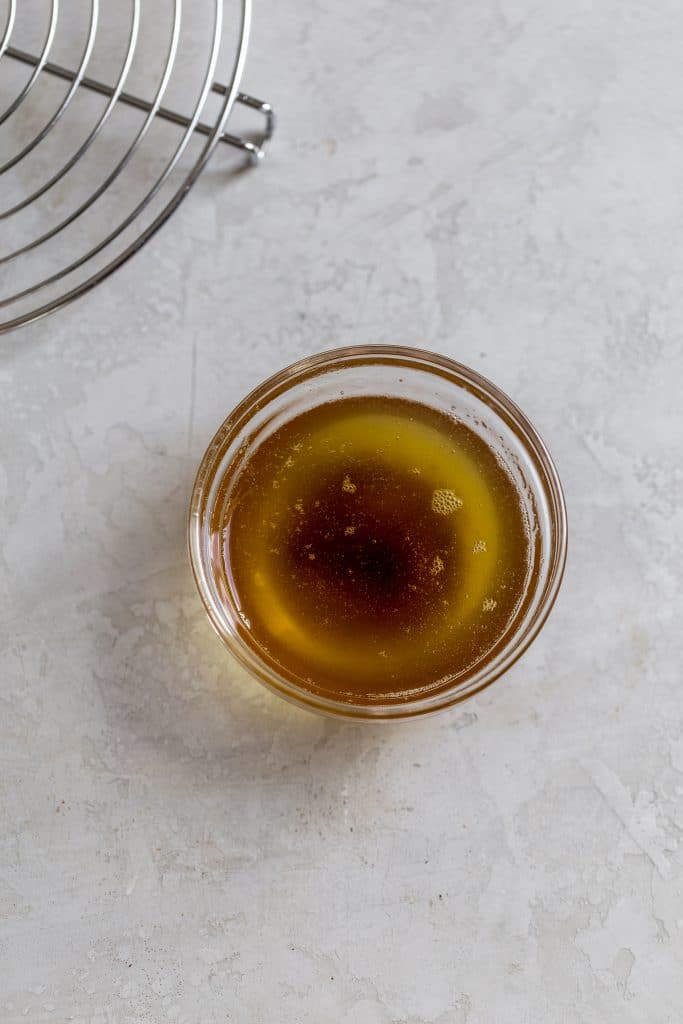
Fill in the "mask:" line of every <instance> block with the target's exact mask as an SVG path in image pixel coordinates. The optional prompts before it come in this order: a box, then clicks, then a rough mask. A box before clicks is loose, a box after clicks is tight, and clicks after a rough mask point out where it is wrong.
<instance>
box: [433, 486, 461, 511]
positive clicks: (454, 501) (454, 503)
mask: <svg viewBox="0 0 683 1024" xmlns="http://www.w3.org/2000/svg"><path fill="white" fill-rule="evenodd" d="M462 506H463V500H462V498H459V497H458V495H457V494H456V493H455V491H453V490H451V488H450V487H437V489H436V490H435V491H433V492H432V512H436V514H437V515H438V516H451V515H453V513H454V512H457V511H458V509H460V508H462Z"/></svg>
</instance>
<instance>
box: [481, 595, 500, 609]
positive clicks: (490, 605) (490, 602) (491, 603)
mask: <svg viewBox="0 0 683 1024" xmlns="http://www.w3.org/2000/svg"><path fill="white" fill-rule="evenodd" d="M497 604H498V602H497V601H495V600H494V599H493V598H492V597H487V598H485V599H484V602H483V604H482V606H481V610H482V611H484V612H492V611H493V609H494V608H495V607H496V605H497Z"/></svg>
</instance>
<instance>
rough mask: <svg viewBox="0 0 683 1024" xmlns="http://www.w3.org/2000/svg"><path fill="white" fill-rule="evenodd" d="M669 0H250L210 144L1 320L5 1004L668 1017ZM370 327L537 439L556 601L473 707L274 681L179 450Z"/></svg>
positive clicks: (376, 1023)
mask: <svg viewBox="0 0 683 1024" xmlns="http://www.w3.org/2000/svg"><path fill="white" fill-rule="evenodd" d="M681 39H683V11H682V9H681V6H680V4H679V3H674V2H672V0H660V2H657V3H655V2H653V0H649V2H648V0H642V2H635V0H634V2H626V3H619V2H617V0H605V2H603V3H601V4H595V3H592V2H591V3H589V2H586V0H583V2H578V3H577V2H576V0H572V2H571V3H570V2H569V0H559V2H557V3H552V4H538V3H533V2H531V0H462V2H460V0H458V2H457V3H454V2H453V0H433V2H430V3H425V2H403V0H401V2H399V3H390V2H389V0H371V2H370V3H369V4H366V5H349V4H333V3H316V2H311V0H304V3H303V4H291V3H290V4H285V5H275V4H271V5H264V4H259V5H258V6H257V10H256V18H255V29H254V33H253V36H252V43H251V47H250V57H249V61H248V68H247V75H246V76H245V79H244V83H245V87H248V88H253V89H254V90H256V91H257V93H258V94H260V95H263V96H264V97H265V98H267V99H269V100H271V101H272V102H273V104H274V105H275V106H276V108H277V111H278V114H279V116H280V121H279V127H278V132H277V136H276V138H275V139H274V141H273V145H272V148H271V150H270V153H269V155H268V158H267V161H266V162H265V164H264V165H263V167H262V168H260V169H259V170H257V171H254V172H252V173H250V174H243V175H239V176H237V177H233V178H231V179H226V178H225V176H224V175H223V174H222V172H221V168H220V161H221V159H222V156H221V154H216V155H215V157H214V160H213V162H212V164H211V165H210V167H209V169H208V171H207V173H206V174H205V175H204V176H203V177H202V178H201V179H200V181H199V183H198V184H197V186H196V188H195V189H194V190H193V192H192V194H191V195H190V196H189V197H188V199H187V201H186V202H185V203H184V204H183V206H182V207H181V208H180V210H179V211H178V212H177V214H176V215H175V216H174V217H173V219H172V220H171V221H170V222H169V224H167V225H166V226H165V227H164V229H163V230H162V231H161V232H160V234H159V235H157V236H156V237H155V238H154V239H153V240H152V242H151V243H150V244H149V245H148V246H147V247H146V248H145V249H144V250H143V251H142V252H141V253H140V254H138V256H137V257H136V258H135V259H133V260H132V261H131V262H129V263H128V264H127V265H126V266H125V267H124V268H123V269H122V270H121V271H119V272H118V273H117V274H116V275H115V276H114V277H112V278H111V279H109V281H107V282H106V283H105V284H104V285H102V286H101V287H99V288H98V289H96V290H95V291H94V292H91V293H90V294H89V295H88V296H87V297H86V298H85V299H83V300H82V301H80V302H78V303H77V304H74V305H72V306H70V307H69V308H67V309H66V310H64V311H62V312H60V313H58V314H56V315H55V316H53V317H51V318H49V319H47V320H44V321H42V322H40V323H38V324H35V325H33V326H31V327H30V328H26V329H24V330H22V331H21V332H19V333H16V334H14V335H11V336H10V337H8V338H4V339H2V345H1V346H0V394H1V395H2V400H1V401H0V510H1V518H0V522H1V524H2V533H1V535H0V704H1V707H2V715H1V717H0V755H1V758H2V774H1V775H0V803H1V807H2V811H1V815H0V851H1V852H0V921H1V922H2V923H1V925H0V1021H1V1022H2V1024H13V1022H15V1021H24V1020H29V1021H55V1022H57V1021H59V1022H61V1021H67V1020H73V1021H76V1022H84V1024H85V1022H87V1024H90V1022H93V1024H94V1022H97V1024H119V1022H126V1024H128V1022H131V1024H132V1022H136V1024H137V1022H143V1021H144V1022H147V1021H151V1022H157V1021H167V1020H168V1021H174V1022H188V1024H195V1022H196V1024H213V1022H216V1024H218V1022H225V1021H235V1022H240V1024H241V1022H243V1021H246V1022H250V1024H252V1022H253V1024H262V1022H263V1024H273V1022H280V1021H281V1022H283V1024H321V1022H342V1024H630V1022H633V1024H642V1022H644V1021H647V1022H653V1024H680V1020H681V1011H682V1007H683V981H682V979H683V730H682V725H681V718H682V708H683V697H682V691H681V653H682V641H681V628H680V619H681V614H682V613H683V599H682V598H681V587H680V579H681V567H682V565H681V560H682V556H681V541H682V540H683V536H682V534H683V517H682V512H681V509H682V508H683V494H682V486H681V481H682V474H681V450H682V444H683V440H682V435H683V417H682V413H681V399H680V392H681V380H682V374H683V348H682V342H681V338H682V335H683V212H682V211H683V127H682V126H683V98H682V97H683V89H682V86H681V61H680V54H681ZM361 342H387V343H400V344H416V345H422V346H424V347H429V348H434V349H438V350H440V351H441V352H444V353H446V354H447V355H450V356H453V357H455V358H457V359H459V360H461V361H463V362H465V363H468V364H469V365H471V366H472V367H474V368H475V369H477V370H479V371H480V372H482V373H484V374H485V375H487V376H490V377H491V378H492V379H494V380H495V381H496V382H497V383H498V384H499V385H500V386H501V387H503V388H504V389H505V390H506V391H507V392H508V393H509V394H510V395H511V396H513V398H514V399H515V400H516V401H517V402H518V403H519V404H520V405H521V406H522V407H523V408H524V409H525V411H526V412H527V413H528V414H529V416H530V417H531V419H532V420H533V421H534V422H535V423H536V425H537V426H538V428H539V430H540V431H541V433H542V435H543V436H544V437H545V439H546V441H547V442H548V445H549V447H550V449H551V451H552V452H553V455H554V457H555V459H556V462H557V465H558V468H559V470H560V474H561V476H562V479H563V483H564V486H565V490H566V496H567V503H568V508H569V515H570V530H571V536H570V556H569V563H568V569H567V574H566V577H565V582H564V586H563V589H562V592H561V594H560V598H559V601H558V603H557V606H556V608H555V610H554V612H553V614H552V616H551V618H550V621H549V623H548V625H547V627H546V628H545V630H544V631H543V633H542V635H541V636H540V638H539V639H538V640H537V642H536V643H535V644H534V646H533V648H532V649H531V650H530V651H529V652H528V653H527V655H526V656H525V657H524V658H523V659H522V661H521V662H520V663H518V664H517V666H516V667H515V668H514V669H513V670H512V671H511V672H510V673H509V674H508V675H507V676H506V677H505V679H504V680H502V681H501V682H500V683H498V684H497V685H496V686H494V687H492V688H491V689H490V690H488V691H487V692H485V693H483V694H482V695H480V696H479V697H478V698H476V699H474V700H472V701H471V702H469V703H468V704H466V705H465V706H463V707H462V709H460V710H456V711H453V712H451V713H447V714H443V715H441V716H438V717H436V718H433V719H430V720H426V721H421V722H418V723H415V724H411V725H395V726H384V727H368V726H362V725H348V724H343V723H337V722H334V721H327V720H325V719H322V718H318V717H315V716H313V715H309V714H307V713H305V712H302V711H299V710H297V709H294V708H292V707H290V706H288V705H287V704H285V703H284V702H282V701H280V700H279V699H277V698H276V697H274V696H271V695H270V694H269V693H267V692H266V691H265V690H263V689H262V688H261V687H260V686H258V685H257V684H256V683H254V682H253V681H251V680H250V679H249V678H247V677H246V676H245V674H244V673H243V672H242V671H241V670H240V669H239V668H238V667H237V666H236V665H235V664H234V663H233V662H232V661H231V660H230V658H229V657H228V656H227V655H226V653H225V652H224V651H223V649H222V648H221V646H220V644H219V643H218V641H217V640H216V639H215V637H214V636H213V634H212V631H211V629H210V627H209V624H208V622H207V620H206V617H205V615H204V613H203V611H202V608H201V606H200V602H199V599H198V597H197V594H196V592H195V588H194V584H193V582H192V578H191V574H190V571H189V567H188V562H187V557H186V551H185V518H186V507H187V502H188V496H189V491H190V487H191V483H192V479H193V474H194V470H195V468H196V465H197V462H198V459H199V457H200V455H201V453H202V452H203V450H204V447H205V445H206V443H207V441H208V440H209V438H210V436H211V434H212V432H213V431H214V429H215V428H216V426H217V425H218V424H219V423H220V421H221V420H222V419H223V418H224V416H225V414H226V413H227V411H228V410H229V409H230V408H231V407H232V406H233V404H234V403H235V402H236V401H237V400H238V399H239V398H240V397H241V396H242V395H244V394H245V392H246V391H247V390H248V389H250V388H251V387H252V386H254V385H255V384H256V383H258V382H259V381H260V380H261V379H262V378H263V377H264V376H266V375H268V374H270V373H271V372H272V371H274V370H275V369H277V368H279V367H282V366H284V365H286V364H287V363H289V362H291V361H293V360H295V359H297V358H298V357H301V356H304V355H306V354H309V353H311V352H315V351H319V350H322V349H324V348H329V347H334V346H338V345H344V344H353V343H361Z"/></svg>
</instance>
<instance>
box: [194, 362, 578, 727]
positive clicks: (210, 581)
mask: <svg viewBox="0 0 683 1024" xmlns="http://www.w3.org/2000/svg"><path fill="white" fill-rule="evenodd" d="M340 394H343V395H346V396H349V397H350V396H363V395H375V396H376V395H388V396H396V397H401V398H409V399H411V400H413V401H418V402H422V403H423V404H426V405H428V406H431V407H432V408H434V409H437V410H440V411H442V412H444V413H446V414H450V415H453V414H456V415H457V416H458V417H459V418H460V419H461V420H462V421H463V422H464V423H465V424H466V425H467V426H469V427H470V428H471V429H473V430H475V431H476V432H477V433H478V434H479V435H480V437H482V438H483V439H484V440H485V441H486V443H487V444H488V445H489V447H490V448H492V449H493V450H494V452H495V453H496V455H497V456H498V458H499V459H500V460H502V462H503V463H504V465H505V466H506V468H507V470H508V472H509V473H510V474H511V476H512V478H513V480H514V482H515V484H516V487H517V491H518V494H519V499H520V502H521V503H522V505H523V508H524V511H525V514H526V516H527V518H528V522H529V524H530V530H529V543H530V561H531V571H530V572H529V574H528V582H527V586H526V590H525V592H524V594H523V596H522V599H521V601H520V602H519V605H518V607H517V609H516V611H515V613H514V614H513V616H512V618H511V619H510V620H509V622H508V625H507V628H506V630H505V632H504V634H503V636H502V638H501V639H500V640H499V641H498V643H497V644H496V646H495V648H494V650H493V652H492V653H490V655H489V656H487V658H486V659H485V661H484V663H483V664H482V663H479V664H475V665H474V666H473V667H472V668H471V669H468V670H467V671H466V672H465V673H461V674H460V675H458V676H453V678H452V679H449V680H448V681H447V683H446V685H443V683H441V684H440V685H439V688H438V690H437V691H436V692H434V693H429V692H427V693H426V694H425V693H424V692H422V693H421V694H420V695H419V696H418V697H416V698H415V699H410V698H408V699H405V698H401V699H397V700H388V699H387V700H385V701H384V702H383V703H372V704H369V705H368V704H362V705H361V704H351V703H348V702H346V701H342V700H334V699H331V698H329V697H327V696H320V695H317V694H316V693H314V692H312V691H311V690H310V689H308V688H307V687H306V686H304V685H299V683H298V682H297V680H296V678H293V677H291V676H290V675H288V674H287V673H286V671H285V670H284V669H283V668H282V666H279V667H278V666H274V665H273V664H271V663H269V662H267V661H266V660H265V659H264V657H263V656H262V655H261V654H260V653H259V650H258V648H257V647H256V646H255V645H254V643H253V642H251V641H250V634H249V629H248V627H247V626H246V625H245V623H244V622H243V621H242V619H241V618H240V615H239V610H238V608H237V607H236V605H235V603H234V601H233V599H232V596H231V594H230V592H229V589H228V587H227V586H226V584H225V571H224V566H223V564H222V560H223V557H224V553H223V551H222V549H221V547H222V546H221V543H220V540H219V538H220V535H221V530H220V524H221V521H222V519H223V512H224V508H225V503H226V501H227V499H228V497H229V494H230V489H231V481H233V480H235V479H237V477H238V476H239V474H240V472H241V471H242V469H243V468H244V466H245V465H246V464H247V462H248V461H249V458H250V455H251V454H252V453H253V452H254V451H255V449H256V448H257V447H258V446H259V445H260V444H261V442H262V441H263V440H264V438H265V437H267V436H269V435H270V434H271V433H272V432H273V431H275V430H277V429H278V428H279V427H281V426H282V424H283V423H285V422H287V421H288V420H289V419H291V418H293V417H294V416H297V415H299V414H300V413H302V412H304V411H305V410H307V409H310V408H313V407H314V406H317V405H319V404H321V403H323V402H329V401H331V400H333V399H336V398H339V396H340ZM188 536H189V548H190V560H191V563H192V570H193V572H194V577H195V580H196V583H197V587H198V589H199V593H200V596H201V599H202V601H203V603H204V607H205V608H206V611H207V613H208V616H209V619H210V621H211V624H212V625H213V627H214V629H215V631H216V633H217V634H218V636H219V637H220V639H221V640H222V641H223V643H224V644H225V646H226V647H227V648H228V650H229V651H231V652H232V654H233V655H234V656H235V657H236V658H237V659H238V660H239V661H240V662H241V663H242V665H244V666H245V668H247V669H248V670H249V671H250V672H251V673H252V674H253V675H254V676H255V677H256V678H257V679H259V680H260V681H261V682H262V683H264V684H265V685H266V686H268V687H269V688H270V689H271V690H274V691H275V692H276V693H278V694H280V696H282V697H285V698H287V699H288V700H290V701H292V702H293V703H295V704H298V705H299V706H301V707H305V708H308V709H310V710H315V711H320V712H325V713H327V714H330V715H334V716H336V717H343V718H356V719H372V720H381V719H397V718H413V717H417V716H421V715H425V714H429V713H432V712H435V711H440V710H443V709H444V708H447V707H450V706H452V705H454V704H457V703H459V702H460V701H463V700H465V699H466V698H467V697H470V696H472V695H473V694H474V693H477V692H478V691H479V690H482V689H483V688H484V687H485V686H489V685H490V684H491V683H492V682H493V681H494V680H495V679H497V678H498V677H499V676H500V675H501V674H502V673H503V672H505V671H507V669H509V668H510V666H511V665H513V664H514V663H515V662H516V661H517V659H518V658H519V657H520V656H521V655H522V654H523V652H524V651H525V650H526V648H527V647H528V646H529V644H530V643H531V642H532V640H533V639H534V638H535V637H536V636H537V635H538V633H539V631H540V629H541V627H542V626H543V624H544V622H545V621H546V619H547V617H548V614H549V612H550V609H551V608H552V606H553V603H554V601H555V598H556V596H557V592H558V589H559V587H560V583H561V581H562V574H563V571H564V565H565V559H566V553H567V514H566V508H565V503H564V497H563V494H562V488H561V485H560V481H559V478H558V475H557V471H556V469H555V467H554V465H553V463H552V460H551V458H550V455H549V454H548V451H547V449H546V447H545V445H544V444H543V441H542V440H541V438H540V437H539V435H538V433H537V432H536V430H535V429H534V427H533V426H532V425H531V423H530V422H529V420H528V419H527V418H526V416H525V415H524V413H523V412H522V411H521V410H520V409H518V408H517V406H516V405H515V404H514V402H512V401H511V400H510V399H509V398H508V397H507V396H506V395H504V394H503V393H502V392H501V391H500V390H499V389H498V388H497V387H495V385H493V384H492V383H491V382H490V381H488V380H486V379H485V378H484V377H481V376H480V375H479V374H478V373H475V372H474V371H473V370H470V369H468V368H467V367H465V366H462V365H460V364H459V363H456V362H453V361H452V360H450V359H446V358H445V357H444V356H440V355H436V354H433V353H430V352H423V351H421V350H419V349H411V348H398V347H393V346H391V347H389V346H387V347H385V346H379V345H368V346H358V347H353V348H345V349H337V350H335V351H332V352H325V353H323V354H321V355H317V356H312V357H311V358H309V359H303V360H301V361H300V362H298V363H295V364H294V365H293V366H290V367H288V368H287V369H285V370H282V371H281V372H280V373H277V374H275V376H273V377H270V378H269V380H267V381H265V382H264V383H263V384H261V385H260V386H259V387H258V388H256V390H255V391H252V393H251V394H250V395H248V396H247V397H246V398H245V399H244V400H243V401H242V402H241V403H240V404H239V405H238V406H237V408H236V409H235V410H234V411H233V412H232V413H231V415H230V416H229V417H228V419H227V420H226V421H225V422H224V423H223V425H222V426H221V428H220V429H219V431H218V432H217V434H216V435H215V437H214V438H213V440H212V441H211V443H210V445H209V447H208V448H207V450H206V453H205V454H204V457H203V459H202V461H201V464H200V466H199V471H198V473H197V478H196V480H195V484H194V488H193V491H192V499H191V503H190V517H189V527H188Z"/></svg>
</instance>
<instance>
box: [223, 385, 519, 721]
mask: <svg viewBox="0 0 683 1024" xmlns="http://www.w3.org/2000/svg"><path fill="white" fill-rule="evenodd" d="M217 525H218V526H219V529H220V531H221V543H222V546H223V547H222V550H223V564H224V567H225V573H226V580H225V582H226V584H227V585H228V587H229V588H230V590H231V591H232V595H233V600H234V601H235V604H236V605H237V607H238V608H239V610H240V618H241V620H242V622H243V624H244V627H245V629H246V634H245V635H246V638H247V640H248V642H249V643H250V644H251V645H252V646H253V647H255V648H256V649H257V650H258V652H259V654H260V655H261V656H262V657H263V658H265V660H266V661H268V662H270V663H271V664H273V665H274V667H275V668H277V670H278V671H280V672H281V673H283V674H284V675H285V676H287V677H288V678H290V679H291V680H293V681H295V682H297V683H298V684H299V685H301V686H304V687H307V688H309V689H310V690H311V691H313V692H315V693H317V694H324V695H327V696H330V697H333V698H335V699H337V700H342V701H343V700H346V701H352V702H354V703H359V702H360V703H364V702H365V703H367V702H372V701H373V700H375V701H377V700H380V699H383V698H384V699H386V698H393V699H401V698H403V699H406V700H407V699H410V698H411V697H415V696H416V695H418V694H424V693H426V692H429V691H434V690H437V689H438V688H439V686H443V685H445V684H446V683H447V682H450V681H451V680H452V677H453V676H457V675H458V674H460V673H463V672H465V671H466V670H467V669H469V668H471V667H472V666H473V665H474V664H475V663H477V662H482V661H485V660H486V659H487V656H490V654H491V651H492V648H494V646H495V644H496V643H497V641H498V640H499V639H500V638H501V636H502V634H503V632H504V631H505V628H506V624H507V623H508V621H509V619H510V616H511V615H512V614H513V612H514V611H515V608H516V607H517V605H518V603H519V601H520V597H521V595H522V593H523V590H524V587H525V585H526V580H527V575H528V571H529V539H528V532H527V525H526V521H525V517H524V514H523V511H522V507H521V504H520V501H519V497H518V494H517V491H516V488H515V485H514V484H513V481H512V479H511V478H510V476H509V475H508V473H507V471H506V470H505V469H504V467H503V466H502V464H501V463H500V462H499V460H498V459H497V458H496V456H495V455H494V453H493V452H492V451H491V449H490V448H489V447H488V446H487V445H486V444H485V443H484V441H482V440H481V438H479V437H478V435H477V434H475V433H474V432H473V431H472V430H470V429H469V428H468V427H466V426H464V425H463V424H462V423H460V422H458V421H456V420H455V419H452V418H450V417H448V416H446V415H445V414H443V413H440V412H437V411H435V410H433V409H430V408H428V407H427V406H424V405H422V404H419V403H417V402H411V401H407V400H403V399H397V398H387V397H376V398H375V397H364V398H342V399H339V400H337V401H334V402H330V403H328V404H325V405H321V406H318V407H316V408H314V409H311V410H310V411H308V412H305V413H302V414H301V415H299V416H298V417H295V418H294V419H292V420H291V421H290V422H288V423H287V424H285V425H284V426H282V427H280V428H279V429H278V430H276V431H275V432H274V433H273V434H272V435H271V436H270V437H269V438H267V439H266V440H265V441H264V442H263V443H262V444H261V445H260V447H259V448H258V449H257V450H256V451H255V452H254V454H253V455H252V456H251V457H250V459H249V460H248V462H247V464H246V466H245V468H244V469H243V471H242V472H241V473H240V475H239V476H238V478H237V480H236V482H235V485H234V487H233V490H232V493H231V494H230V497H229V500H228V502H227V506H226V509H225V513H224V518H223V520H222V522H221V523H220V524H217Z"/></svg>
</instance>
